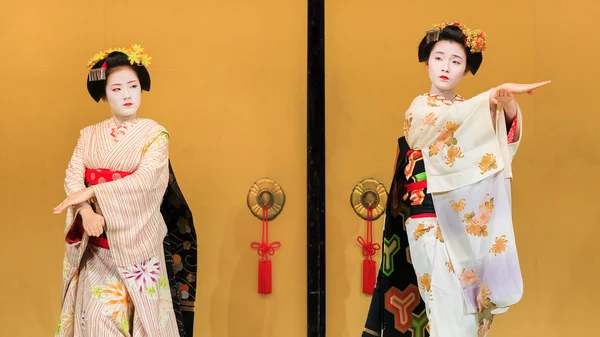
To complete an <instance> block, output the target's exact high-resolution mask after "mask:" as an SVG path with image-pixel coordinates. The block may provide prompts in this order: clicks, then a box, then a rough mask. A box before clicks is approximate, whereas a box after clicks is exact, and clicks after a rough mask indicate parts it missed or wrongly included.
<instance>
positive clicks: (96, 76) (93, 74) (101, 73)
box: [88, 61, 106, 81]
mask: <svg viewBox="0 0 600 337" xmlns="http://www.w3.org/2000/svg"><path fill="white" fill-rule="evenodd" d="M105 79H106V61H104V63H103V64H102V66H101V67H100V68H97V69H90V73H89V74H88V81H102V80H105Z"/></svg>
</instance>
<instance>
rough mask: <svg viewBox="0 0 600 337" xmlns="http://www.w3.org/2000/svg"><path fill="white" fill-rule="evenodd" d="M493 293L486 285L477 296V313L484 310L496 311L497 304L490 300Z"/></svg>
mask: <svg viewBox="0 0 600 337" xmlns="http://www.w3.org/2000/svg"><path fill="white" fill-rule="evenodd" d="M490 295H492V293H491V292H490V290H489V289H488V287H487V285H486V284H485V283H484V284H483V285H482V286H481V290H480V291H479V294H478V295H477V311H478V312H482V311H483V309H496V304H494V302H492V301H491V300H490Z"/></svg>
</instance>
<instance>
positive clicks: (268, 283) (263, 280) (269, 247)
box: [250, 206, 281, 294]
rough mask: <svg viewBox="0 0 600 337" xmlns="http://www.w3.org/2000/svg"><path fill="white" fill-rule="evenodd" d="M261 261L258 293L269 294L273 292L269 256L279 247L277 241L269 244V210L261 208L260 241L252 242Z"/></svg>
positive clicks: (259, 263) (259, 264) (279, 244)
mask: <svg viewBox="0 0 600 337" xmlns="http://www.w3.org/2000/svg"><path fill="white" fill-rule="evenodd" d="M250 247H252V248H255V249H256V250H257V252H258V255H260V257H261V259H260V261H258V293H259V294H270V293H271V292H272V291H273V272H272V266H271V260H269V255H273V254H275V248H279V247H281V243H279V242H278V241H275V242H269V208H268V207H266V206H263V223H262V240H261V242H252V243H251V244H250Z"/></svg>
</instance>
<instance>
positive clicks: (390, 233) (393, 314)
mask: <svg viewBox="0 0 600 337" xmlns="http://www.w3.org/2000/svg"><path fill="white" fill-rule="evenodd" d="M484 49H485V34H484V33H483V32H480V31H477V30H470V29H468V28H466V27H465V26H463V25H461V24H460V23H457V22H455V23H443V24H440V25H436V26H434V29H432V30H429V31H428V32H427V33H426V35H425V37H424V38H423V39H422V41H421V43H420V45H419V49H418V56H419V61H420V62H424V63H426V65H427V69H428V72H429V78H430V80H431V89H430V91H429V92H428V93H426V94H423V95H419V96H417V97H416V98H415V99H414V100H413V102H412V103H411V105H410V107H409V108H408V110H407V111H406V113H405V121H404V137H402V138H400V139H399V143H398V156H397V159H396V166H395V170H396V171H395V174H394V179H393V182H392V186H391V188H390V199H389V201H388V206H387V211H386V212H387V213H386V221H385V228H384V248H383V252H384V256H383V260H382V263H381V269H380V273H379V276H378V281H377V287H376V290H375V293H374V295H373V299H372V302H371V308H370V310H369V315H368V317H367V322H366V325H365V329H364V332H363V337H367V336H383V337H400V336H413V337H416V336H427V335H430V336H434V337H484V336H486V335H487V333H488V331H489V329H490V327H491V324H492V321H493V318H494V316H495V315H496V314H501V313H504V312H506V311H507V310H508V308H509V307H510V306H512V305H514V304H516V303H517V302H518V301H519V300H520V299H521V296H522V292H523V284H522V277H521V271H520V266H519V260H518V255H517V248H516V242H515V235H514V231H513V224H512V215H511V195H510V189H511V187H510V184H511V180H512V170H511V163H512V159H513V156H514V155H515V154H516V151H517V147H518V145H519V143H520V140H521V136H522V116H521V111H520V109H519V106H518V105H517V103H516V101H515V99H514V97H513V95H514V94H521V93H526V92H528V93H531V91H532V90H534V89H535V88H538V87H541V86H543V85H546V84H548V83H549V82H540V83H536V84H513V83H507V84H502V85H500V86H498V87H496V88H493V89H490V90H488V91H485V92H483V93H481V94H479V95H477V96H475V97H473V98H471V99H463V98H462V97H461V96H459V95H457V94H456V93H455V88H456V87H457V86H458V84H459V83H460V82H461V80H462V79H463V77H464V76H465V75H466V74H467V73H468V72H471V73H472V74H473V75H474V74H475V73H476V72H477V70H478V69H479V66H480V65H481V62H482V60H483V56H482V52H483V51H484Z"/></svg>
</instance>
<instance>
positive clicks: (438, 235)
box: [435, 225, 444, 242]
mask: <svg viewBox="0 0 600 337" xmlns="http://www.w3.org/2000/svg"><path fill="white" fill-rule="evenodd" d="M435 238H436V239H438V240H440V242H444V237H443V236H442V230H441V229H440V226H439V225H438V226H437V228H436V229H435Z"/></svg>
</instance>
